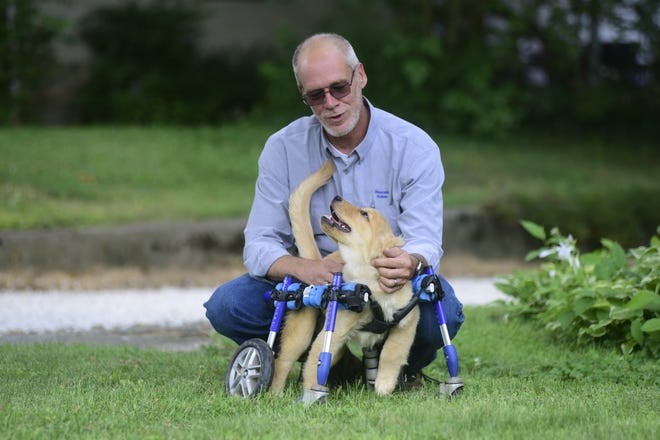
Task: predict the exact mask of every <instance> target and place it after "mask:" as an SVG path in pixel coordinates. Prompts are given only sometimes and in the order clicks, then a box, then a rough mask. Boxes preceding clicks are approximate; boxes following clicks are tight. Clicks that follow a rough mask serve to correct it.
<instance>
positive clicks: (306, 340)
mask: <svg viewBox="0 0 660 440" xmlns="http://www.w3.org/2000/svg"><path fill="white" fill-rule="evenodd" d="M318 313H319V311H318V309H314V308H311V307H305V308H302V309H300V310H298V311H296V312H289V313H288V314H287V316H286V320H285V321H284V329H283V330H282V335H281V338H280V351H279V353H278V355H277V358H276V359H275V371H274V373H273V382H272V383H271V385H270V391H271V392H272V393H274V394H280V393H281V392H282V390H283V389H284V386H285V385H286V380H287V378H288V377H289V373H290V372H291V370H292V369H293V365H294V364H295V363H296V362H297V361H298V359H300V356H301V355H302V354H303V353H304V352H305V350H307V347H309V344H310V342H312V337H313V336H314V328H315V327H316V317H317V316H318Z"/></svg>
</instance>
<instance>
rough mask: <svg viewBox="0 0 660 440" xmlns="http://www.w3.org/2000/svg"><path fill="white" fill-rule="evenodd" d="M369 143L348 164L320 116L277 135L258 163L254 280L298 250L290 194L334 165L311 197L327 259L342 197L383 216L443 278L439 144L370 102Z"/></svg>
mask: <svg viewBox="0 0 660 440" xmlns="http://www.w3.org/2000/svg"><path fill="white" fill-rule="evenodd" d="M365 102H366V103H367V105H368V106H369V109H370V114H371V118H370V121H369V127H368V129H367V134H366V137H365V138H364V139H363V140H362V142H361V143H360V145H358V147H357V148H356V149H355V150H354V151H353V152H352V153H351V154H350V155H348V156H346V155H344V154H342V153H340V152H339V151H338V150H336V149H335V148H334V147H333V146H332V145H331V144H330V143H329V142H328V140H327V139H326V137H325V136H324V134H323V127H322V126H321V123H320V122H319V121H318V119H317V118H316V117H315V116H313V115H312V116H306V117H302V118H300V119H297V120H295V121H293V122H292V123H291V124H289V125H288V126H286V127H284V128H283V129H281V130H279V131H278V132H277V133H275V134H273V135H272V136H271V137H270V138H269V139H268V140H267V141H266V145H265V146H264V149H263V151H262V152H261V156H260V157H259V177H258V178H257V183H256V187H255V196H254V202H253V204H252V210H251V211H250V216H249V218H248V222H247V226H246V228H245V231H244V233H245V248H244V250H243V261H244V263H245V266H246V267H247V269H248V271H249V272H250V274H251V275H253V276H265V275H266V273H267V272H268V269H269V268H270V266H271V265H272V264H273V262H274V261H275V260H277V259H278V258H280V257H282V256H284V255H289V254H290V253H289V250H288V249H291V248H292V246H293V245H294V242H293V236H292V234H291V224H290V221H289V215H288V205H289V203H288V199H289V195H290V194H291V192H292V191H293V190H294V189H295V188H296V187H297V186H298V184H300V182H302V181H303V180H304V179H305V178H306V177H307V176H309V175H310V174H312V173H313V172H314V171H316V170H318V169H319V168H320V167H321V165H322V164H323V162H325V161H326V159H328V158H332V159H333V161H334V163H335V172H334V175H333V176H332V178H331V179H330V181H329V182H328V183H327V184H326V185H325V186H324V187H322V188H321V189H319V190H318V191H317V192H316V193H315V194H314V196H313V197H312V202H311V218H312V223H313V225H312V226H313V229H314V234H315V238H316V243H317V244H318V246H319V249H320V250H321V255H327V254H329V253H331V252H333V251H335V250H336V249H337V245H336V244H335V242H334V241H332V240H331V239H330V238H328V237H327V236H326V235H325V234H324V233H323V231H322V230H321V226H320V218H321V216H322V215H324V214H328V213H329V211H330V202H331V201H332V199H333V198H334V197H335V196H336V195H339V196H341V197H342V198H344V199H346V200H348V201H349V202H351V203H353V204H354V205H356V206H362V207H371V208H376V209H378V210H379V211H380V212H381V213H382V214H383V215H385V217H386V218H387V220H388V222H389V224H390V226H391V227H392V230H393V231H394V233H395V234H396V235H403V238H404V240H405V244H404V246H403V248H404V249H405V250H406V251H407V252H409V253H418V254H420V255H423V256H424V257H425V258H426V260H427V261H428V263H429V264H431V265H432V266H433V267H434V268H435V269H436V270H439V263H440V258H441V257H442V184H443V182H444V178H445V174H444V170H443V167H442V162H441V159H440V150H439V148H438V146H437V144H436V143H435V142H434V141H433V140H432V139H431V137H430V136H429V135H428V134H426V133H425V132H424V131H423V130H421V129H420V128H418V127H416V126H414V125H413V124H411V123H409V122H407V121H404V120H403V119H401V118H398V117H396V116H394V115H392V114H390V113H388V112H386V111H383V110H380V109H377V108H375V107H373V106H372V105H371V103H369V102H368V101H366V99H365Z"/></svg>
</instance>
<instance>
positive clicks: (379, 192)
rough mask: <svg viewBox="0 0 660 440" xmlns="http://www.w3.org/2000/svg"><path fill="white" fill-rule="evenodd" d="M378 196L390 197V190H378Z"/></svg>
mask: <svg viewBox="0 0 660 440" xmlns="http://www.w3.org/2000/svg"><path fill="white" fill-rule="evenodd" d="M375 193H376V198H377V199H389V198H390V192H389V191H379V190H376V191H375Z"/></svg>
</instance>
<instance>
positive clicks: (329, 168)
mask: <svg viewBox="0 0 660 440" xmlns="http://www.w3.org/2000/svg"><path fill="white" fill-rule="evenodd" d="M333 172H334V165H333V163H332V161H331V160H328V161H326V162H325V163H324V164H323V166H322V167H321V168H320V169H319V170H318V171H316V172H315V173H313V174H312V175H310V176H309V177H308V178H307V179H305V181H303V182H302V183H301V185H299V186H298V187H297V188H296V190H295V191H294V192H293V193H292V195H291V197H290V199H289V216H290V218H291V222H292V230H293V235H294V238H295V240H296V244H297V247H298V250H299V255H300V256H302V257H304V258H320V253H319V250H318V248H317V246H316V243H315V241H314V236H313V233H312V227H311V220H310V215H309V202H310V200H311V196H312V194H313V193H314V192H315V191H316V190H317V189H318V188H320V187H321V186H323V185H324V184H325V183H326V182H327V181H328V180H329V179H330V177H332V173H333ZM321 229H322V230H323V232H325V234H326V235H328V236H329V237H330V238H332V239H333V240H334V241H335V242H336V243H337V246H338V255H337V253H333V254H330V255H329V256H328V257H326V258H334V259H336V260H337V261H341V262H343V263H344V269H343V278H344V279H345V280H347V281H351V282H355V283H359V284H364V285H366V286H367V287H368V288H369V290H370V292H371V294H370V302H376V303H377V304H378V305H379V306H380V308H381V309H382V312H383V317H384V320H385V321H387V322H390V321H392V320H393V317H394V315H395V313H396V312H397V311H399V310H402V309H403V308H404V307H406V306H407V305H408V304H409V303H410V301H411V299H412V297H413V292H412V285H411V283H410V281H408V282H407V283H406V284H405V285H404V286H403V287H402V288H401V289H400V290H398V291H396V292H394V293H391V294H388V293H386V292H384V291H383V290H382V289H381V287H380V286H379V284H378V277H379V275H378V272H377V270H376V268H375V267H373V266H372V265H371V260H373V259H374V258H377V257H381V256H382V255H383V250H384V249H385V248H388V247H393V246H401V245H403V238H402V237H400V236H395V235H394V234H393V232H392V229H391V228H390V226H389V224H388V223H387V220H386V219H385V217H384V216H383V215H382V214H381V213H379V212H378V211H377V210H375V209H372V208H359V207H356V206H354V205H352V204H351V203H349V202H347V201H346V200H343V199H341V198H340V197H335V199H334V200H333V201H332V203H331V205H330V214H329V215H325V216H323V217H322V218H321ZM318 314H319V310H317V309H311V308H302V309H301V310H299V311H297V312H293V313H291V312H289V313H288V315H287V318H286V321H285V325H284V329H283V332H282V335H281V344H280V352H279V354H278V357H277V358H276V360H275V372H274V376H273V381H272V384H271V390H273V391H274V392H276V393H277V392H280V391H281V390H282V389H283V388H284V384H285V382H286V378H287V376H288V374H289V372H290V371H291V369H292V368H293V365H294V363H295V362H296V361H297V360H298V358H299V357H300V356H301V355H302V354H303V353H304V352H305V350H307V348H308V346H309V344H310V342H312V338H313V333H314V328H315V326H316V319H317V317H318ZM374 318H375V315H374V312H373V310H372V307H370V306H369V305H368V306H366V307H364V309H363V311H362V312H360V313H357V312H353V311H348V310H342V309H339V310H338V311H337V317H336V321H335V331H334V334H333V337H332V341H331V346H330V352H331V354H332V363H333V364H334V363H336V362H337V361H338V360H339V359H340V357H341V355H342V353H343V350H345V349H346V350H347V349H348V347H346V344H347V343H348V342H349V341H353V342H355V343H357V344H358V345H359V346H360V347H363V348H367V349H373V348H374V347H379V346H381V344H382V347H381V349H380V357H379V367H378V372H377V375H376V380H375V383H374V389H375V391H376V393H377V394H379V395H387V394H390V393H392V392H393V391H394V389H395V387H396V385H397V380H398V377H399V373H400V371H401V368H402V367H403V366H404V365H405V364H406V361H407V359H408V354H409V352H410V347H411V346H412V343H413V340H414V338H415V331H416V328H417V323H418V321H419V308H418V307H413V308H412V309H410V311H409V313H407V314H406V315H405V316H404V317H403V318H402V319H400V320H399V321H398V322H397V323H396V324H394V325H393V327H391V328H390V329H389V330H388V331H385V332H383V333H374V332H371V331H368V330H365V326H366V325H367V324H369V323H370V322H372V321H373V320H374ZM323 342H324V333H323V332H321V333H319V334H318V335H317V337H316V338H315V339H314V341H313V342H312V345H311V347H310V348H309V354H308V357H307V359H308V360H309V361H308V362H305V364H304V365H303V370H302V376H303V387H304V389H306V390H308V389H312V388H314V387H316V386H317V377H316V367H317V363H316V361H317V359H318V358H319V354H320V353H321V351H322V350H323Z"/></svg>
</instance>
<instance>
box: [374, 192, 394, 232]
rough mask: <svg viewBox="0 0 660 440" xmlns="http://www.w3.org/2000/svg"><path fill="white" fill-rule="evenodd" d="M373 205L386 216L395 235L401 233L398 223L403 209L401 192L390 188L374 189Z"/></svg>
mask: <svg viewBox="0 0 660 440" xmlns="http://www.w3.org/2000/svg"><path fill="white" fill-rule="evenodd" d="M371 207H372V208H375V209H376V210H378V212H380V213H381V214H383V215H384V216H385V218H386V219H387V222H388V223H389V224H390V227H391V228H392V232H394V234H395V235H398V234H399V233H400V230H399V224H398V219H399V213H400V210H401V197H400V194H397V193H393V192H392V191H390V190H379V189H374V193H373V198H372V203H371Z"/></svg>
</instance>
